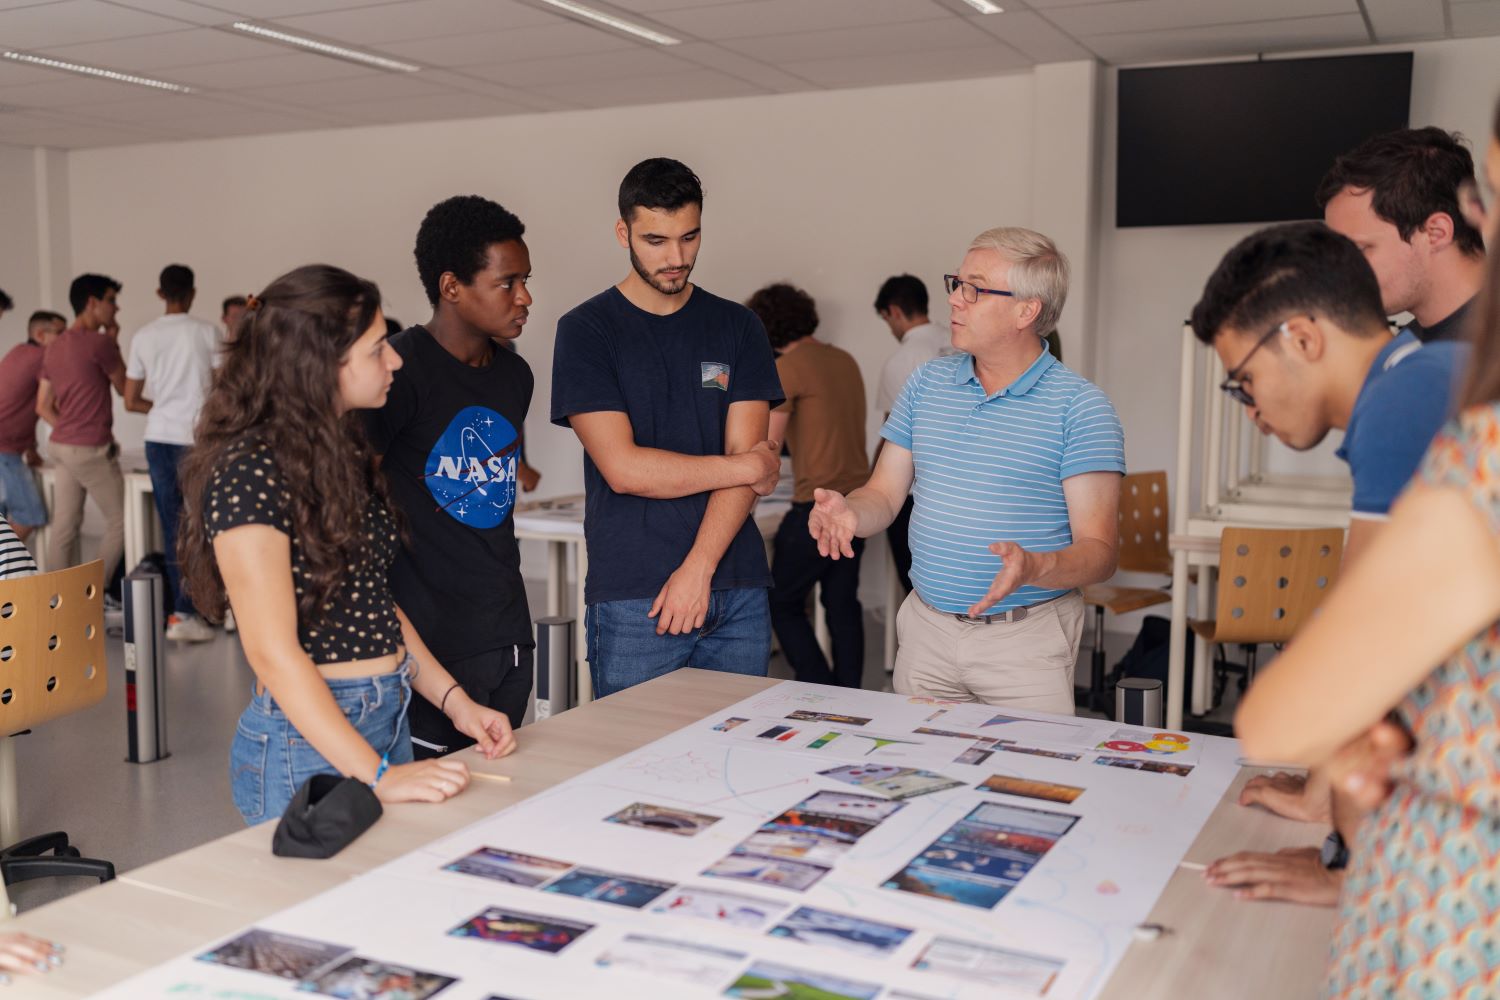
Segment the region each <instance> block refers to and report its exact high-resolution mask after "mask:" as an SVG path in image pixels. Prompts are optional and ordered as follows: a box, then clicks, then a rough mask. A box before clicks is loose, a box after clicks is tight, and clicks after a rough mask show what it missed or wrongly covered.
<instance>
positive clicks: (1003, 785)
mask: <svg viewBox="0 0 1500 1000" xmlns="http://www.w3.org/2000/svg"><path fill="white" fill-rule="evenodd" d="M979 788H980V790H981V791H986V792H1000V793H1002V794H1005V795H1021V796H1024V797H1026V798H1028V799H1042V800H1043V801H1046V802H1073V801H1075V800H1076V799H1077V798H1078V796H1080V795H1082V794H1083V793H1084V789H1082V788H1079V787H1078V786H1076V785H1061V784H1058V783H1057V782H1055V781H1035V780H1033V779H1031V778H1013V777H1011V776H1010V775H1006V774H996V775H993V776H992V777H990V778H987V779H986V780H985V781H984V782H983V783H982V784H980V785H979Z"/></svg>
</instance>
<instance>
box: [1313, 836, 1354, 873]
mask: <svg viewBox="0 0 1500 1000" xmlns="http://www.w3.org/2000/svg"><path fill="white" fill-rule="evenodd" d="M1318 860H1319V861H1321V862H1323V867H1324V868H1327V869H1328V870H1329V871H1335V872H1336V871H1342V870H1343V869H1344V868H1346V867H1348V865H1349V847H1348V845H1346V844H1345V843H1344V838H1343V837H1341V836H1339V832H1338V831H1337V830H1335V831H1333V832H1332V833H1330V834H1329V835H1328V836H1327V837H1325V838H1324V839H1323V849H1322V850H1321V851H1320V852H1319V853H1318Z"/></svg>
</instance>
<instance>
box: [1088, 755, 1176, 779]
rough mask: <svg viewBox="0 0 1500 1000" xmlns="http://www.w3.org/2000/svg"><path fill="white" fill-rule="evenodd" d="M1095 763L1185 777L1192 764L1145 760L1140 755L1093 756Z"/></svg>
mask: <svg viewBox="0 0 1500 1000" xmlns="http://www.w3.org/2000/svg"><path fill="white" fill-rule="evenodd" d="M1094 763H1095V764H1102V765H1104V766H1105V767H1123V768H1125V769H1126V770H1129V771H1147V772H1149V773H1151V774H1175V775H1176V776H1177V777H1179V778H1186V777H1187V776H1188V775H1190V774H1192V773H1193V765H1192V764H1177V763H1173V762H1170V761H1165V760H1145V759H1143V758H1140V757H1104V756H1100V757H1095V758H1094Z"/></svg>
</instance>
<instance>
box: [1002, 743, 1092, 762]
mask: <svg viewBox="0 0 1500 1000" xmlns="http://www.w3.org/2000/svg"><path fill="white" fill-rule="evenodd" d="M995 749H996V750H1003V751H1005V752H1006V753H1024V754H1030V755H1031V756H1032V757H1051V758H1052V759H1054V760H1082V759H1083V754H1081V753H1068V752H1067V751H1065V750H1044V749H1042V748H1041V747H1024V746H1020V745H1018V744H1015V743H1007V742H1006V741H1005V740H1001V741H1000V742H999V743H997V744H995Z"/></svg>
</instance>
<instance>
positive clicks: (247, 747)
mask: <svg viewBox="0 0 1500 1000" xmlns="http://www.w3.org/2000/svg"><path fill="white" fill-rule="evenodd" d="M412 666H413V663H412V659H411V657H410V656H407V658H406V659H405V660H404V661H403V662H402V664H401V666H399V667H398V668H396V669H395V670H393V671H391V672H390V673H388V674H377V675H376V676H374V677H351V678H349V679H347V680H330V681H329V682H328V689H329V690H330V691H332V692H333V700H334V701H336V702H338V706H339V708H340V709H341V710H342V711H343V713H344V717H345V718H346V719H348V720H349V722H350V724H351V725H353V726H354V728H355V729H357V730H359V735H361V736H363V737H364V738H365V741H366V742H367V743H369V744H370V746H372V747H374V748H375V752H376V753H382V754H383V753H389V754H390V755H391V763H392V764H407V763H410V762H411V759H412V754H411V730H410V729H408V728H407V725H406V709H407V706H408V704H409V703H410V702H411V677H410V670H411V668H412ZM337 770H338V769H337V768H335V767H334V766H333V765H331V764H329V763H328V761H326V760H324V759H323V755H322V754H320V753H318V751H317V750H315V749H314V748H313V745H312V744H311V743H309V742H307V740H306V739H304V738H303V737H302V734H301V733H299V732H297V730H296V728H295V727H294V726H293V725H292V724H291V722H289V721H288V720H287V717H286V714H285V713H284V712H282V710H281V708H280V706H278V705H277V704H276V702H275V701H274V700H273V699H272V698H271V693H270V692H269V691H262V692H260V693H259V694H256V693H255V689H254V686H253V685H252V687H251V697H250V704H249V705H248V706H247V707H246V708H245V711H244V712H243V713H242V714H241V715H240V721H239V725H238V726H236V727H235V731H234V743H233V744H231V746H230V748H229V787H230V791H231V792H232V793H233V794H234V807H235V808H236V809H238V810H239V811H240V815H241V816H243V817H245V822H246V823H247V824H249V825H251V826H254V825H255V824H256V823H261V822H264V821H265V820H268V819H275V818H276V817H278V816H280V815H281V814H282V813H284V812H286V807H287V806H288V805H290V804H291V801H292V796H293V795H294V794H295V793H296V791H297V789H298V788H300V787H301V786H302V783H303V782H304V781H306V780H307V779H308V778H311V777H312V776H313V775H315V774H325V773H336V772H337Z"/></svg>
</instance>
